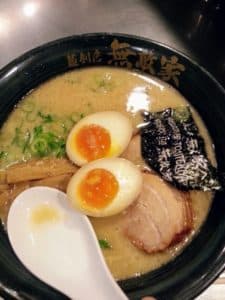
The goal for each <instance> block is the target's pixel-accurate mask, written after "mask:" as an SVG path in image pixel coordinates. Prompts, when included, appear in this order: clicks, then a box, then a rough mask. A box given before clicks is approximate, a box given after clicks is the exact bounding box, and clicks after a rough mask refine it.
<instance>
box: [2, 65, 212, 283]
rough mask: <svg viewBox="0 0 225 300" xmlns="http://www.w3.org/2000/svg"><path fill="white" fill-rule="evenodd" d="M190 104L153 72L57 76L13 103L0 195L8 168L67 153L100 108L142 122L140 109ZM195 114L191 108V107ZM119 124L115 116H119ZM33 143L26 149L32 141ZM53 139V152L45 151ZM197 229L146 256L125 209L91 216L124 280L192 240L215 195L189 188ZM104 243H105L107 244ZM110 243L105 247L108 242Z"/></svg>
mask: <svg viewBox="0 0 225 300" xmlns="http://www.w3.org/2000/svg"><path fill="white" fill-rule="evenodd" d="M186 105H189V103H188V102H187V100H185V99H184V98H183V97H182V96H181V95H180V94H179V93H178V92H177V91H176V90H175V89H173V88H172V87H171V86H169V85H167V84H166V83H164V82H162V81H160V80H158V79H155V78H153V77H150V76H145V75H143V74H139V73H135V72H132V71H128V70H123V69H117V68H110V67H95V68H86V69H81V70H78V71H72V72H68V73H65V74H63V75H60V76H58V77H55V78H54V79H51V80H49V81H47V82H46V83H44V84H42V85H41V86H39V87H37V88H36V89H35V90H34V91H32V92H31V93H29V94H28V95H26V96H25V97H24V98H23V99H22V100H21V102H20V103H19V104H18V105H17V106H16V107H15V109H14V111H13V112H12V113H11V114H10V116H9V118H8V120H7V121H6V122H5V123H4V125H3V127H2V129H1V135H0V141H1V149H0V150H1V152H0V158H1V159H0V165H1V166H0V167H1V169H2V172H1V174H2V175H1V176H0V180H1V184H0V190H1V194H2V193H6V190H5V189H7V187H6V186H4V183H3V182H4V181H3V179H2V178H3V177H4V168H5V167H7V166H8V165H10V164H13V163H15V162H17V161H21V160H25V161H26V160H29V159H30V158H33V157H36V155H37V154H38V155H39V157H41V158H44V157H45V156H51V155H55V156H59V157H61V156H65V151H64V146H65V140H66V138H67V135H68V133H69V131H70V129H71V128H72V126H73V125H74V123H76V122H77V121H79V120H80V119H81V118H83V117H84V116H86V115H88V114H91V113H94V112H99V111H109V110H111V111H119V112H122V113H124V114H125V115H127V116H128V117H129V118H130V120H131V121H132V124H133V128H134V130H135V128H136V126H137V125H138V124H139V123H140V122H142V118H141V114H140V110H149V111H162V110H163V109H165V108H168V107H171V108H176V107H181V106H186ZM192 112H193V110H192ZM193 115H194V118H195V121H196V123H197V124H198V127H199V129H200V132H201V134H202V136H203V137H204V140H205V143H206V148H207V149H206V150H207V154H208V157H209V159H210V160H211V162H212V163H214V164H215V158H214V152H213V145H212V141H211V140H210V137H209V135H208V133H207V130H206V128H205V127H204V124H203V123H202V121H201V119H200V118H199V116H198V114H197V113H196V112H193ZM115 122H116V120H115ZM32 138H35V139H36V140H35V143H33V144H32V147H29V148H28V146H27V145H28V144H29V143H30V142H31V139H32ZM49 141H50V142H51V145H52V148H51V149H53V150H52V152H51V151H49V152H45V151H44V150H43V143H47V142H49ZM1 194H0V213H1V217H2V219H5V218H6V214H7V208H8V207H9V205H10V203H9V202H4V201H2V200H1ZM191 199H192V204H193V211H194V231H193V232H192V233H191V234H190V235H189V236H188V237H187V238H186V239H185V241H183V242H182V243H180V244H178V245H176V246H174V247H171V248H169V249H168V250H166V251H163V252H158V253H155V254H146V253H145V252H143V251H141V250H138V249H137V248H136V247H135V246H133V245H132V244H131V243H130V241H129V240H128V239H127V238H125V237H124V235H123V233H122V230H121V226H120V224H121V220H122V219H123V213H121V214H119V215H115V216H112V217H105V218H91V222H92V224H93V226H94V229H95V231H96V233H97V236H98V238H99V240H101V242H102V243H103V248H104V249H103V250H102V251H103V253H104V256H105V259H106V261H107V264H108V266H109V268H110V270H111V271H112V273H113V275H114V277H115V278H116V279H125V278H129V277H133V276H137V275H139V274H143V273H146V272H148V271H150V270H154V269H156V268H158V267H160V266H161V265H163V264H165V263H166V262H168V261H169V260H171V259H172V258H173V257H174V256H176V255H177V254H178V253H179V252H180V250H181V249H182V248H183V247H184V246H185V245H186V244H187V243H188V241H189V240H190V238H191V236H193V234H194V232H195V231H196V230H197V229H198V228H199V226H200V225H201V224H202V222H203V221H204V219H205V218H206V215H207V213H208V210H209V207H210V204H211V200H212V193H210V192H201V191H191ZM105 241H106V242H105ZM105 244H106V245H107V246H109V245H110V247H107V246H106V247H104V245H105Z"/></svg>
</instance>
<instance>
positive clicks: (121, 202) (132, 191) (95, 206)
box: [67, 158, 142, 217]
mask: <svg viewBox="0 0 225 300" xmlns="http://www.w3.org/2000/svg"><path fill="white" fill-rule="evenodd" d="M141 188H142V175H141V172H140V170H139V169H138V168H137V167H136V166H135V165H134V164H133V163H132V162H130V161H128V160H126V159H123V158H102V159H98V160H95V161H93V162H90V163H89V164H86V165H85V166H83V167H81V168H80V169H79V170H78V171H77V172H76V173H75V175H74V176H73V177H72V178H71V180H70V182H69V184H68V187H67V196H68V198H69V200H70V201H71V203H72V205H73V207H74V208H75V209H76V210H78V211H80V212H82V213H84V214H86V215H88V216H93V217H106V216H111V215H114V214H117V213H119V212H121V211H122V210H124V209H125V208H126V207H127V206H129V205H130V204H131V203H132V202H133V201H134V200H135V199H136V198H137V197H138V195H139V194H140V192H141Z"/></svg>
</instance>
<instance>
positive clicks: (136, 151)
mask: <svg viewBox="0 0 225 300" xmlns="http://www.w3.org/2000/svg"><path fill="white" fill-rule="evenodd" d="M121 156H122V157H123V158H126V159H128V160H130V161H132V163H134V164H135V165H136V166H138V167H139V168H140V169H141V170H146V171H150V167H149V166H148V165H147V164H146V163H145V161H144V159H143V158H142V155H141V137H140V135H139V134H136V135H135V136H133V137H132V139H131V141H130V143H129V144H128V146H127V148H126V150H125V151H124V152H123V154H122V155H121Z"/></svg>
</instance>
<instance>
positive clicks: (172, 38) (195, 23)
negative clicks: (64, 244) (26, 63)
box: [0, 0, 225, 300]
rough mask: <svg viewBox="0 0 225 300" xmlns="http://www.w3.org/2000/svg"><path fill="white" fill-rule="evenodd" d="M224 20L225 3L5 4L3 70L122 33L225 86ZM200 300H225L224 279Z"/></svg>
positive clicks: (1, 16)
mask: <svg viewBox="0 0 225 300" xmlns="http://www.w3.org/2000/svg"><path fill="white" fill-rule="evenodd" d="M159 3H160V6H159ZM224 19H225V18H224V4H223V1H206V0H205V1H203V0H199V1H196V0H195V1H194V0H192V1H191V0H189V1H178V0H173V1H148V0H112V1H107V0H30V1H29V0H27V1H25V0H23V1H22V0H7V1H3V0H2V1H0V68H1V67H3V66H4V65H5V64H7V63H8V62H10V61H11V60H12V59H14V58H16V57H17V56H19V55H20V54H22V53H23V52H25V51H27V50H30V49H31V48H34V47H36V46H38V45H41V44H43V43H45V42H48V41H51V40H54V39H58V38H61V37H64V36H68V35H74V34H79V33H86V32H121V33H129V34H135V35H140V36H144V37H147V38H151V39H153V40H157V41H160V42H163V43H165V44H167V45H170V46H172V47H174V48H177V49H179V50H181V51H182V52H184V53H186V54H188V55H189V56H191V57H192V58H194V59H195V60H197V61H198V62H200V63H201V64H202V65H204V66H205V67H206V68H207V69H208V70H209V71H211V72H212V73H213V74H214V75H215V76H216V78H217V79H218V80H219V81H220V82H221V83H222V84H223V85H224V86H225V39H224V28H225V26H224ZM206 48H207V51H206ZM214 53H216V56H215V55H214ZM198 299H199V300H224V299H225V274H224V275H223V276H222V277H221V278H220V279H218V280H217V281H216V282H215V284H214V285H212V286H211V287H210V288H209V289H208V290H207V291H206V292H204V293H203V294H202V295H201V296H200V297H199V298H198Z"/></svg>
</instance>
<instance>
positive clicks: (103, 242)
mask: <svg viewBox="0 0 225 300" xmlns="http://www.w3.org/2000/svg"><path fill="white" fill-rule="evenodd" d="M98 242H99V245H100V247H101V248H102V249H110V248H112V246H111V245H110V244H109V242H108V241H107V240H105V239H104V240H101V239H100V240H98Z"/></svg>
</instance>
